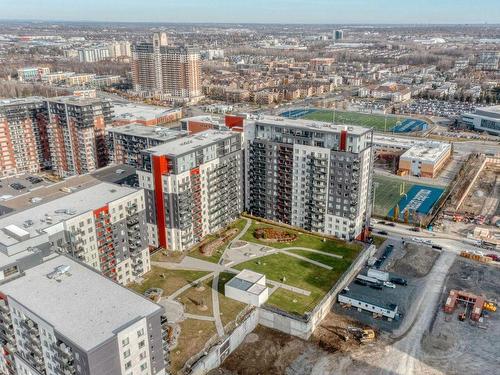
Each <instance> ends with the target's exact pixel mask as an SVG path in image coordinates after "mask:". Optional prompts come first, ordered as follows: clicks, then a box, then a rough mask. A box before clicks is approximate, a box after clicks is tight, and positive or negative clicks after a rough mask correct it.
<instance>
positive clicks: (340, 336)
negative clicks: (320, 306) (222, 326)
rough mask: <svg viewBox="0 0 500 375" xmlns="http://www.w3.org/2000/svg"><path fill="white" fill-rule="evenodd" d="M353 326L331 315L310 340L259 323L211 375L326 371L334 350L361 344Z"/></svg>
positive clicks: (303, 374) (291, 374)
mask: <svg viewBox="0 0 500 375" xmlns="http://www.w3.org/2000/svg"><path fill="white" fill-rule="evenodd" d="M350 326H353V327H359V324H358V323H356V322H354V321H351V320H350V319H349V318H346V317H345V316H340V315H335V314H333V313H332V314H329V315H328V316H327V317H326V318H325V319H324V320H323V322H322V324H321V326H320V327H319V328H318V329H317V330H316V331H315V332H314V335H313V337H312V338H311V339H310V340H309V341H304V340H301V339H298V338H296V337H292V336H289V335H285V334H283V333H281V332H278V331H275V330H272V329H269V328H265V327H262V326H258V327H257V328H256V329H255V331H254V332H253V333H251V334H250V335H249V336H248V337H247V338H246V340H245V342H244V343H243V344H242V345H241V346H240V347H239V348H238V349H237V350H236V351H235V352H233V353H232V354H231V355H230V356H229V357H228V358H227V359H226V360H225V361H224V363H223V365H222V367H221V368H219V369H217V370H214V371H212V372H210V375H257V374H261V375H282V374H286V375H306V374H311V375H312V374H315V375H321V374H326V373H328V372H329V369H330V366H331V364H332V362H331V361H329V359H330V358H332V359H333V357H332V353H347V352H349V351H351V350H353V349H356V348H358V347H360V343H359V342H358V341H357V340H356V338H355V337H354V336H353V335H352V334H350V333H348V332H347V327H350ZM363 328H365V327H363ZM345 337H348V338H347V341H345ZM362 345H364V346H366V345H373V344H362ZM333 363H334V362H333Z"/></svg>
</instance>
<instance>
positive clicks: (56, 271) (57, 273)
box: [47, 264, 71, 281]
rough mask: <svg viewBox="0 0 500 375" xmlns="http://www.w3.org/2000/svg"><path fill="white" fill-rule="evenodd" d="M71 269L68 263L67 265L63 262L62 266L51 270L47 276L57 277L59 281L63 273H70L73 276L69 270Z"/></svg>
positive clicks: (50, 277)
mask: <svg viewBox="0 0 500 375" xmlns="http://www.w3.org/2000/svg"><path fill="white" fill-rule="evenodd" d="M70 269H71V267H70V266H68V265H65V264H62V265H60V266H57V267H56V268H55V269H54V271H52V272H50V273H48V274H47V277H48V278H49V279H55V280H57V281H61V280H59V278H60V277H61V276H63V275H68V276H71V274H70V273H69V270H70Z"/></svg>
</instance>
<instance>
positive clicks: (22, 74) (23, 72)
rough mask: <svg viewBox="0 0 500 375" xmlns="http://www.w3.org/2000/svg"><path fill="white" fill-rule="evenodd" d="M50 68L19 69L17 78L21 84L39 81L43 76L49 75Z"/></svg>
mask: <svg viewBox="0 0 500 375" xmlns="http://www.w3.org/2000/svg"><path fill="white" fill-rule="evenodd" d="M49 73H50V68H47V67H44V66H37V67H32V68H22V69H17V78H18V79H19V81H21V82H29V81H39V80H40V79H41V78H42V75H44V74H49Z"/></svg>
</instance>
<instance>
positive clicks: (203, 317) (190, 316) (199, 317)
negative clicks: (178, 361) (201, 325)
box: [184, 313, 215, 322]
mask: <svg viewBox="0 0 500 375" xmlns="http://www.w3.org/2000/svg"><path fill="white" fill-rule="evenodd" d="M184 317H185V318H186V319H196V320H205V321H207V322H213V321H215V319H214V317H213V316H206V315H195V314H188V313H185V314H184Z"/></svg>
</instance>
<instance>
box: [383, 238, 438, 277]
mask: <svg viewBox="0 0 500 375" xmlns="http://www.w3.org/2000/svg"><path fill="white" fill-rule="evenodd" d="M438 256H439V252H437V251H436V250H434V249H432V248H431V247H429V246H422V245H416V244H409V243H406V244H405V246H404V248H402V249H401V251H400V252H398V253H397V254H395V259H394V261H393V263H391V265H390V266H389V268H388V271H389V272H394V273H397V274H399V275H405V277H417V278H418V277H424V276H426V275H427V274H428V273H429V271H430V270H431V268H432V266H433V265H434V262H435V261H436V259H437V258H438Z"/></svg>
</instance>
